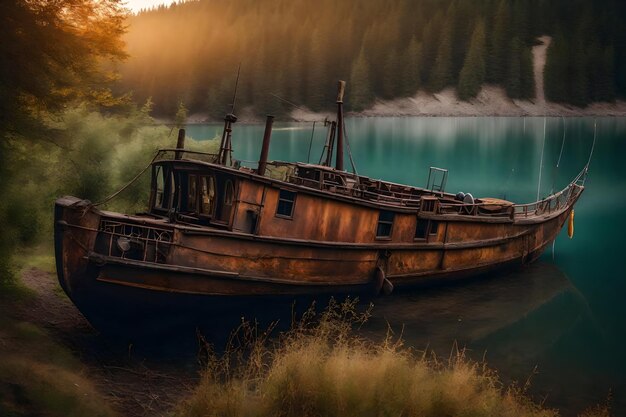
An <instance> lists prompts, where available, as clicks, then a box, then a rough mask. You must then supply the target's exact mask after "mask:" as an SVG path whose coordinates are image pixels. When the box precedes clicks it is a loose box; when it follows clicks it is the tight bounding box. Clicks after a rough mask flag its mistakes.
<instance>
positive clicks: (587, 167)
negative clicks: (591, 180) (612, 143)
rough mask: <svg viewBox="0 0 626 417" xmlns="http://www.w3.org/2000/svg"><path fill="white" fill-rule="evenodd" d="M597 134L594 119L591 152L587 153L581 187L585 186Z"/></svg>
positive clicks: (596, 123) (596, 125) (596, 124)
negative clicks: (587, 157)
mask: <svg viewBox="0 0 626 417" xmlns="http://www.w3.org/2000/svg"><path fill="white" fill-rule="evenodd" d="M597 134H598V121H597V120H596V119H594V120H593V142H592V143H591V152H589V159H588V160H587V164H586V165H585V169H584V171H585V175H584V178H583V180H582V185H583V186H584V185H585V181H586V180H587V173H588V172H589V164H590V163H591V157H592V156H593V151H594V149H595V148H596V137H597Z"/></svg>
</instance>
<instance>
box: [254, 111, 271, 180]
mask: <svg viewBox="0 0 626 417" xmlns="http://www.w3.org/2000/svg"><path fill="white" fill-rule="evenodd" d="M273 123H274V116H272V115H267V119H266V121H265V133H263V145H262V146H261V156H260V157H259V166H258V168H257V173H258V174H259V175H265V167H266V166H267V156H268V155H269V151H270V139H271V137H272V124H273Z"/></svg>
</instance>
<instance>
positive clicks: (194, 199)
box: [187, 175, 198, 212]
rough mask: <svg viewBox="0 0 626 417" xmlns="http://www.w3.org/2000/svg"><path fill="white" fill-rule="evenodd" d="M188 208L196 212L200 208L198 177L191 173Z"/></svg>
mask: <svg viewBox="0 0 626 417" xmlns="http://www.w3.org/2000/svg"><path fill="white" fill-rule="evenodd" d="M187 190H188V192H187V208H188V209H189V211H193V212H195V211H196V210H197V208H198V177H197V176H195V175H189V184H188V187H187Z"/></svg>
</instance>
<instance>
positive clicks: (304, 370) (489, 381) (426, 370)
mask: <svg viewBox="0 0 626 417" xmlns="http://www.w3.org/2000/svg"><path fill="white" fill-rule="evenodd" d="M354 307H355V304H351V303H348V304H343V305H335V306H334V307H333V308H332V309H330V310H329V311H326V312H325V313H323V314H322V315H321V316H320V317H313V316H309V317H308V319H307V318H305V320H304V321H303V322H301V323H299V324H298V325H297V326H295V327H294V328H293V329H292V330H291V331H289V332H287V333H286V334H284V335H282V336H281V338H280V339H279V340H278V341H274V342H268V340H266V339H265V335H263V334H262V335H261V336H259V334H258V333H257V332H256V331H255V329H253V328H250V327H246V326H243V327H242V328H241V329H240V331H239V333H238V334H237V335H236V336H235V337H234V338H233V340H235V341H237V343H236V344H233V345H232V346H231V349H230V350H229V352H230V353H229V354H228V355H226V356H224V357H222V358H219V359H218V358H216V357H211V356H210V357H209V359H210V360H209V362H208V366H207V368H206V370H205V372H204V374H203V379H202V382H201V383H200V385H199V387H198V388H197V390H196V391H195V394H194V395H193V396H192V397H191V398H189V399H188V400H187V401H186V402H185V403H183V404H182V406H181V407H180V409H179V410H178V414H177V415H178V416H181V417H182V416H185V417H209V416H284V417H290V416H294V417H296V416H297V417H304V416H311V417H313V416H329V417H330V416H338V417H339V416H341V417H348V416H420V417H428V416H433V417H441V416H485V417H487V416H494V417H495V416H498V417H502V416H516V417H520V416H537V417H539V416H545V417H548V416H558V415H559V412H558V411H557V410H553V409H548V408H545V407H544V406H542V405H540V404H538V403H536V402H534V401H533V400H532V399H531V398H530V397H529V396H528V395H527V394H526V393H525V389H524V388H520V387H517V386H510V387H504V386H503V385H502V384H501V382H500V381H499V379H498V376H497V374H496V373H495V372H494V371H492V370H490V369H489V368H488V367H487V366H486V365H485V364H484V363H476V362H473V361H471V360H469V359H467V358H466V357H465V355H464V353H463V352H462V351H455V352H454V353H453V354H451V356H450V357H449V358H445V359H440V358H436V357H434V356H429V355H428V354H426V353H420V352H416V351H413V350H412V349H409V348H407V347H404V346H403V345H402V342H401V340H398V339H394V338H393V337H388V338H387V339H386V340H385V341H383V342H381V343H372V342H368V341H366V340H364V339H361V338H359V337H358V336H356V335H355V334H354V332H353V330H352V329H353V328H354V326H355V325H359V324H360V323H362V322H363V321H364V320H365V319H366V318H367V313H362V314H358V313H356V312H355V310H354ZM241 340H243V341H244V342H243V343H241ZM609 415H610V412H609V409H608V408H607V407H596V408H593V409H589V410H586V411H584V412H583V413H582V414H581V416H584V417H595V416H598V417H600V416H602V417H606V416H609Z"/></svg>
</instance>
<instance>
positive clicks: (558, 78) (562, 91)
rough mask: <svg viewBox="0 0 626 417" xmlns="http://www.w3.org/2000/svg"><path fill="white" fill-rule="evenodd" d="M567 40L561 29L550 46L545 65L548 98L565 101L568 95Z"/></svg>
mask: <svg viewBox="0 0 626 417" xmlns="http://www.w3.org/2000/svg"><path fill="white" fill-rule="evenodd" d="M567 49H568V47H567V40H566V38H565V37H564V36H563V33H562V32H561V31H560V30H557V34H556V36H555V37H554V39H553V40H552V43H551V44H550V46H549V47H548V51H547V56H546V66H545V67H544V70H543V71H544V90H545V94H546V99H547V100H549V101H554V102H565V101H567V96H568V92H567V90H568V87H567V84H568V69H567V53H568V52H567Z"/></svg>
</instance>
